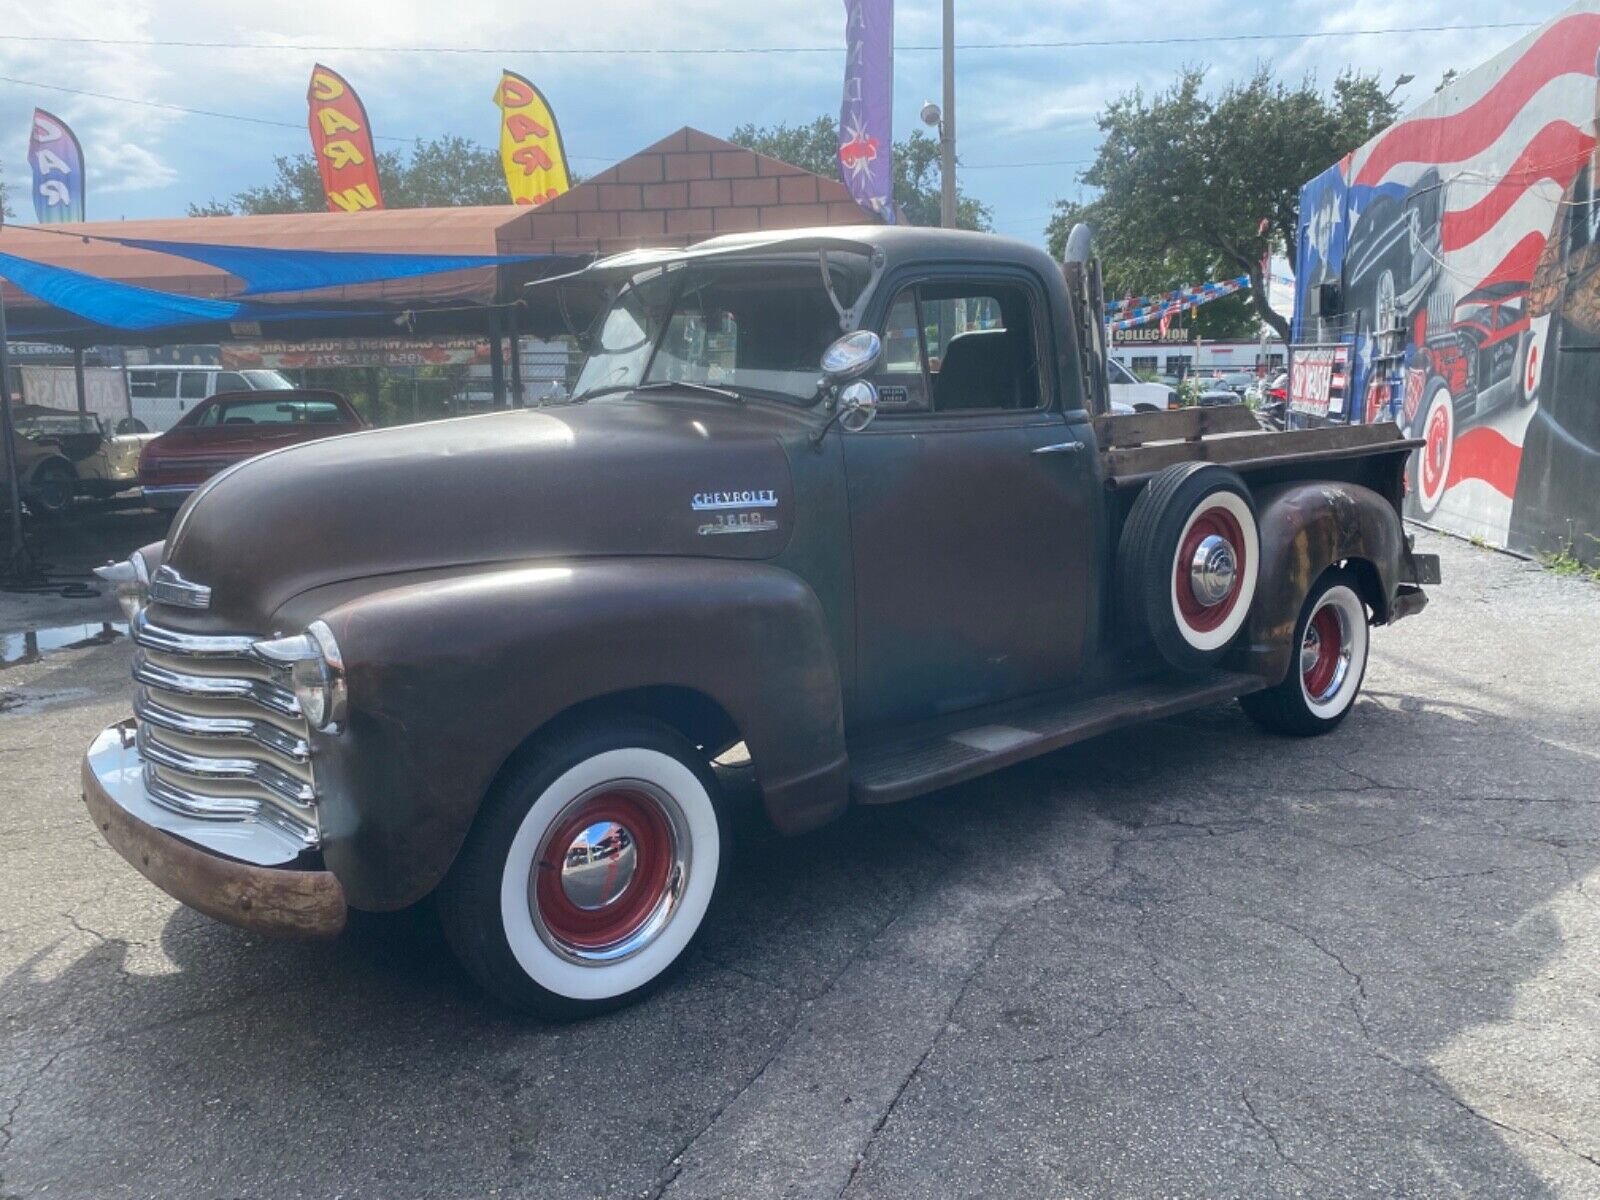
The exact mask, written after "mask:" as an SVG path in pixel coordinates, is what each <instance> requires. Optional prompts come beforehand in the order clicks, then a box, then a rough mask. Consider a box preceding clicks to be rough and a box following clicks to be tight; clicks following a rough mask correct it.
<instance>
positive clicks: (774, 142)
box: [728, 116, 993, 229]
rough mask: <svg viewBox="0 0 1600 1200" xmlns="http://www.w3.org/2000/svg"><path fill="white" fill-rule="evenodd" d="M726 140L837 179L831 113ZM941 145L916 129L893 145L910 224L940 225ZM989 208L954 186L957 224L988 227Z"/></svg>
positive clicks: (741, 130)
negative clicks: (803, 121)
mask: <svg viewBox="0 0 1600 1200" xmlns="http://www.w3.org/2000/svg"><path fill="white" fill-rule="evenodd" d="M728 140H729V141H730V142H734V143H736V144H737V145H740V146H744V147H745V148H747V149H750V150H754V151H755V152H756V153H757V154H766V155H769V156H770V157H772V158H777V159H782V160H783V161H784V162H786V163H791V164H793V165H794V166H797V167H801V168H804V169H805V170H807V171H810V172H812V173H813V174H816V175H823V176H826V177H827V178H829V179H837V178H838V177H839V160H838V157H837V156H838V153H839V123H838V121H837V120H836V119H835V118H833V117H830V116H821V117H818V118H817V119H816V120H815V121H812V122H811V123H810V124H808V125H784V124H778V125H770V126H756V125H741V126H739V127H738V128H737V129H735V130H734V131H733V132H732V133H731V134H729V135H728ZM940 181H941V174H940V171H939V143H938V142H937V141H935V140H934V139H933V138H931V137H929V136H928V135H927V134H926V133H924V132H923V131H922V130H920V129H916V130H913V131H912V132H911V135H910V136H909V137H905V138H902V139H901V140H900V141H898V142H896V143H895V144H894V199H895V203H896V204H898V205H899V206H900V210H901V211H902V212H903V213H905V217H906V220H907V221H909V222H910V223H911V224H913V225H937V224H939V188H940ZM992 217H993V213H992V212H991V210H990V208H989V206H988V205H987V204H984V203H982V202H980V201H978V200H975V199H973V198H972V197H971V196H968V195H967V194H966V193H964V192H963V191H962V190H961V189H960V188H959V187H958V188H957V189H956V224H957V225H958V226H960V227H961V228H962V229H988V228H989V225H990V220H991V218H992Z"/></svg>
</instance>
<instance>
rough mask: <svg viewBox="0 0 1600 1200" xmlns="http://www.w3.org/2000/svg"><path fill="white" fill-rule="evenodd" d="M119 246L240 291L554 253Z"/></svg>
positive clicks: (289, 288)
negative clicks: (216, 273) (234, 280)
mask: <svg viewBox="0 0 1600 1200" xmlns="http://www.w3.org/2000/svg"><path fill="white" fill-rule="evenodd" d="M104 240H105V241H108V242H116V243H117V244H119V245H122V246H132V247H134V248H136V249H139V250H153V251H155V252H156V253H158V254H172V255H176V256H178V257H179V258H191V259H194V260H195V261H196V262H203V263H206V264H208V265H209V266H213V267H219V268H221V269H222V270H224V271H226V272H228V274H230V275H237V276H238V277H239V278H240V279H242V280H244V282H245V288H244V290H243V291H242V292H240V293H239V294H240V295H241V296H257V295H261V294H263V293H266V292H307V291H314V290H316V289H317V288H329V287H340V286H342V285H345V284H357V283H378V282H380V281H382V280H385V279H409V278H412V277H415V276H417V275H438V274H441V273H443V272H445V271H464V270H468V269H470V268H473V267H500V266H508V265H511V264H515V263H526V262H536V261H539V260H541V259H547V258H553V257H554V255H549V254H508V255H495V254H384V253H376V252H367V251H359V250H279V249H267V248H263V247H259V246H220V245H213V244H208V243H201V242H166V241H152V240H148V239H145V238H105V239H104Z"/></svg>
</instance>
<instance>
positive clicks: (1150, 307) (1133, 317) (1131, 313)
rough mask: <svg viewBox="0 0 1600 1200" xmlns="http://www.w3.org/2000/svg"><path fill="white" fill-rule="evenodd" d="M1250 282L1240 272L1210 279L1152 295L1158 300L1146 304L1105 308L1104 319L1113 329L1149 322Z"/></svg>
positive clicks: (1242, 288) (1170, 315) (1216, 298)
mask: <svg viewBox="0 0 1600 1200" xmlns="http://www.w3.org/2000/svg"><path fill="white" fill-rule="evenodd" d="M1249 286H1250V277H1249V276H1248V275H1241V276H1239V277H1238V278H1237V279H1221V280H1215V281H1213V282H1211V283H1202V284H1199V285H1198V286H1196V287H1191V288H1180V289H1178V290H1177V291H1176V292H1171V293H1169V294H1168V295H1166V296H1162V297H1155V298H1153V299H1155V300H1157V301H1158V302H1156V303H1150V304H1146V305H1144V306H1142V307H1139V308H1132V309H1121V310H1114V311H1111V312H1108V313H1107V314H1106V316H1107V322H1106V323H1107V326H1108V327H1109V328H1111V329H1113V330H1115V329H1132V328H1134V327H1135V326H1137V325H1148V324H1149V323H1150V322H1151V321H1160V320H1165V319H1170V318H1172V317H1174V316H1177V315H1178V314H1179V313H1182V312H1187V311H1188V310H1189V309H1191V308H1199V307H1200V306H1201V305H1202V304H1209V303H1211V301H1213V300H1221V299H1222V298H1223V297H1224V296H1231V295H1233V294H1234V293H1236V292H1240V291H1243V290H1244V289H1245V288H1247V287H1249ZM1146 299H1151V298H1146Z"/></svg>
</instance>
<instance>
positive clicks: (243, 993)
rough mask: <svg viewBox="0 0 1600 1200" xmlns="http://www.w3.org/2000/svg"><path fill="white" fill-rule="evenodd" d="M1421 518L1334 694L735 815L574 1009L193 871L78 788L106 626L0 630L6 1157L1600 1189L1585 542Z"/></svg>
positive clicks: (1599, 939) (40, 1163)
mask: <svg viewBox="0 0 1600 1200" xmlns="http://www.w3.org/2000/svg"><path fill="white" fill-rule="evenodd" d="M141 521H143V522H144V523H143V524H141V523H140V522H141ZM148 526H149V521H148V519H145V518H140V517H138V516H137V515H134V516H130V517H128V518H127V520H126V522H125V523H123V522H120V521H119V520H118V519H116V518H115V517H114V516H111V515H108V516H106V517H104V518H103V520H102V523H101V524H100V525H98V526H96V527H95V531H92V536H90V535H86V536H85V537H84V538H82V539H80V543H78V544H73V545H70V546H64V547H61V548H60V549H59V551H58V553H57V557H58V559H59V560H60V562H59V564H58V566H59V568H60V569H63V570H76V569H81V568H82V567H84V566H85V565H86V564H88V563H89V562H91V561H93V560H94V559H95V558H96V557H99V558H103V557H105V553H106V552H110V551H126V550H128V549H131V548H132V547H133V546H135V545H138V544H139V543H140V542H142V541H145V540H149V539H150V538H151V537H156V536H159V527H156V531H155V532H154V533H149V532H148ZM97 537H98V538H100V540H101V541H102V542H106V543H110V542H113V541H116V540H117V539H124V540H125V542H126V544H123V545H99V544H97V543H96V540H95V539H96V538H97ZM1420 541H1421V543H1422V547H1421V548H1424V549H1427V550H1431V551H1436V552H1438V553H1440V554H1442V555H1443V558H1444V572H1445V583H1444V585H1443V586H1441V587H1438V588H1435V589H1433V596H1434V601H1433V603H1432V605H1431V606H1430V607H1429V608H1428V610H1427V611H1426V612H1425V613H1423V614H1422V615H1421V616H1419V617H1417V618H1415V619H1413V620H1409V621H1406V622H1404V623H1402V624H1401V625H1399V626H1398V627H1396V628H1395V629H1393V630H1381V631H1379V632H1378V633H1377V635H1376V643H1375V646H1376V649H1375V654H1374V658H1373V663H1372V667H1371V670H1370V672H1369V675H1368V681H1367V689H1366V693H1365V696H1364V698H1363V699H1362V700H1361V702H1360V703H1359V706H1358V707H1357V709H1356V711H1355V712H1354V713H1353V714H1352V716H1351V718H1350V719H1349V720H1348V721H1347V722H1346V724H1345V725H1344V726H1343V727H1342V728H1341V729H1340V730H1339V731H1338V732H1337V733H1335V734H1333V735H1332V736H1330V737H1327V738H1324V739H1321V740H1317V741H1305V742H1302V741H1289V740H1283V739H1278V738H1273V737H1269V736H1267V735H1265V734H1263V733H1261V732H1259V731H1257V730H1256V729H1255V728H1254V727H1253V726H1252V725H1251V724H1250V723H1249V722H1248V721H1247V720H1246V719H1245V718H1244V716H1243V714H1242V713H1241V712H1240V711H1239V709H1238V707H1237V706H1235V705H1228V706H1222V707H1217V708H1214V709H1210V710H1206V711H1202V712H1198V713H1194V714H1191V715H1188V716H1186V717H1183V718H1181V719H1177V720H1170V721H1163V722H1160V723H1158V724H1154V725H1151V726H1148V727H1145V728H1142V729H1138V730H1133V731H1129V732H1126V733H1123V734H1119V735H1115V736H1112V737H1107V738H1102V739H1099V740H1097V741H1093V742H1090V743H1087V744H1085V745H1082V746H1079V747H1075V748H1073V749H1071V750H1068V751H1064V752H1061V753H1058V754H1055V755H1052V756H1050V757H1048V758H1045V759H1041V760H1037V761H1035V762H1033V763H1030V764H1027V765H1024V766H1022V767H1019V768H1016V769H1013V770H1010V771H1007V772H1005V773H1003V774H1000V775H997V776H994V777H991V778H988V779H984V780H979V781H977V782H974V783H972V784H969V785H966V786H962V787H959V788H954V789H951V790H949V791H946V792H942V793H940V794H938V795H936V796H931V797H927V798H925V799H922V800H919V801H914V802H911V803H909V804H905V805H900V806H897V807H894V808H888V809H879V810H864V811H857V812H854V813H852V814H850V815H849V816H848V817H847V818H846V819H845V820H843V821H842V822H840V823H838V824H836V825H834V826H833V827H831V828H829V829H827V830H824V831H822V832H820V833H817V834H815V835H813V836H809V837H805V838H801V839H798V840H793V841H785V840H780V839H775V838H766V839H762V838H760V837H756V838H753V839H751V840H748V841H747V842H746V843H745V844H744V845H743V846H742V847H741V849H740V850H739V852H738V855H737V860H736V865H735V874H734V877H733V879H732V882H731V887H730V888H729V892H728V895H727V896H726V902H725V903H724V904H723V906H722V908H721V910H720V912H719V914H718V915H717V916H716V917H715V919H714V921H713V924H712V926H711V927H710V929H709V931H708V933H709V936H708V937H707V938H706V939H705V941H704V945H703V948H702V949H701V950H700V951H698V952H697V953H696V955H695V956H694V958H693V960H692V961H691V962H690V963H689V964H688V968H687V970H685V971H684V972H683V973H682V974H681V975H680V976H679V977H678V979H677V980H676V981H674V983H673V984H672V985H670V986H669V987H668V988H667V989H665V990H664V991H663V992H662V993H661V994H659V995H658V996H657V997H655V998H654V999H652V1000H650V1001H648V1002H647V1003H645V1004H644V1005H642V1006H639V1007H637V1008H634V1009H631V1010H629V1011H626V1012H622V1013H619V1014H616V1015H614V1016H610V1017H607V1018H604V1019H600V1020H595V1021H590V1022H587V1023H583V1024H576V1025H541V1024H536V1023H530V1022H528V1021H525V1020H522V1019H519V1018H516V1017H514V1016H511V1015H509V1014H507V1013H505V1012H504V1011H502V1010H500V1009H498V1008H496V1007H495V1006H494V1005H493V1004H492V1003H491V1002H489V1001H487V1000H485V999H484V998H483V997H481V996H480V995H479V994H478V993H477V992H476V991H475V990H474V989H473V987H472V985H471V984H470V983H469V982H468V981H467V979H466V978H465V977H464V976H463V974H462V973H461V972H460V971H459V970H458V969H457V967H456V966H455V965H454V963H453V961H452V960H451V959H450V957H449V955H448V953H447V952H446V950H445V949H444V947H443V945H442V942H441V939H440V937H439V935H438V934H437V932H436V930H435V928H434V926H433V924H432V921H431V919H430V917H429V915H428V914H427V912H426V911H421V912H416V913H410V914H402V915H399V916H393V917H388V918H383V919H373V920H364V921H361V922H359V923H358V924H357V925H356V926H355V928H354V929H353V930H352V931H351V932H350V933H348V934H347V935H346V936H345V937H344V938H342V939H341V940H339V941H338V942H336V943H333V944H330V945H322V946H317V945H303V944H283V943H273V942H269V941H265V940H262V939H260V938H257V937H252V936H249V935H246V934H243V933H240V932H237V931H234V930H231V929H228V928H225V927H223V926H220V925H217V924H214V923H212V922H211V921H209V920H207V919H206V918H204V917H201V916H198V915H196V914H194V913H192V912H188V911H186V910H184V909H182V908H180V907H179V906H178V905H176V904H175V903H174V902H172V901H171V900H169V899H167V898H166V897H165V896H164V895H162V894H161V893H160V892H158V891H157V890H155V889H154V888H153V887H151V886H150V885H149V884H147V883H146V882H145V881H144V880H143V879H142V878H140V877H139V876H138V875H137V874H135V873H134V871H133V870H132V869H131V868H130V867H128V866H127V865H126V864H125V863H123V862H122V860H121V859H120V858H119V857H118V856H117V855H116V854H115V853H114V852H112V851H111V850H109V849H108V848H107V847H106V846H105V845H104V843H103V842H102V841H101V840H100V837H99V835H98V833H97V831H96V830H95V829H94V828H93V826H92V825H91V824H90V822H89V821H88V819H87V818H86V816H85V813H84V810H83V806H82V804H81V802H80V800H79V795H78V763H79V756H80V755H81V753H82V751H83V748H84V747H85V745H86V744H87V743H88V741H89V740H90V738H91V737H92V736H93V735H94V734H95V733H96V732H97V731H98V730H99V729H100V728H101V727H102V726H103V725H105V724H107V723H109V722H111V721H114V720H117V719H119V718H120V717H122V716H124V715H125V714H126V713H127V711H128V707H129V683H128V678H127V671H128V660H129V649H128V645H127V642H126V639H125V638H123V637H120V636H117V630H116V627H115V625H114V624H113V626H112V628H111V630H110V631H109V632H108V633H107V634H106V635H105V636H103V637H100V638H98V639H93V640H92V641H91V644H87V645H83V644H79V645H78V646H77V648H72V649H66V648H63V649H57V650H54V651H50V652H42V653H40V654H39V655H38V656H37V660H36V661H31V662H28V661H23V662H20V663H14V664H12V665H10V666H4V667H0V854H3V855H4V864H5V866H4V869H3V870H0V1197H18V1196H27V1197H33V1196H50V1197H56V1196H63V1197H161V1198H163V1200H166V1198H173V1197H184V1198H187V1197H250V1198H256V1197H261V1198H268V1197H273V1198H276V1197H299V1196H308V1197H324V1196H340V1197H381V1198H383V1200H402V1198H408V1197H479V1196H527V1197H567V1196H571V1197H585V1196H601V1195H603V1196H613V1195H615V1196H652V1197H654V1196H667V1197H674V1198H678V1197H697V1196H728V1197H766V1196H794V1197H820V1196H826V1197H836V1196H847V1197H858V1198H863V1200H864V1198H866V1197H916V1198H921V1197H939V1196H977V1195H983V1196H997V1197H1008V1198H1010V1197H1041V1198H1044V1197H1050V1198H1060V1197H1077V1198H1082V1197H1142V1196H1152V1197H1155V1196H1160V1197H1189V1196H1194V1197H1230V1196H1240V1197H1243V1196H1249V1197H1269V1196H1315V1197H1342V1196H1383V1197H1390V1196H1419V1197H1445V1196H1491V1195H1492V1196H1517V1197H1520V1196H1563V1197H1592V1196H1595V1195H1600V1069H1597V1068H1600V987H1597V984H1600V967H1597V963H1600V823H1597V817H1600V786H1597V780H1600V670H1597V667H1600V587H1597V586H1595V585H1594V584H1591V583H1586V582H1583V581H1581V580H1572V579H1561V578H1556V577H1554V576H1552V575H1550V574H1549V573H1547V572H1545V571H1543V570H1541V569H1540V568H1538V567H1537V566H1534V565H1531V564H1527V563H1522V562H1519V561H1517V560H1514V559H1511V558H1508V557H1505V556H1502V555H1498V554H1495V553H1492V552H1489V551H1485V550H1479V549H1475V548H1473V547H1471V546H1468V545H1466V544H1464V543H1461V542H1458V541H1453V540H1447V539H1443V538H1438V537H1434V536H1432V535H1429V534H1426V533H1424V534H1422V535H1420ZM58 618H59V619H58ZM115 619H116V613H115V609H114V607H113V606H112V605H111V604H110V601H109V600H106V599H104V598H101V599H99V600H77V601H62V600H59V599H50V598H39V597H18V596H13V595H3V594H0V634H3V633H16V632H18V631H20V630H23V629H29V628H34V629H40V628H53V627H56V626H60V625H67V624H71V623H75V622H80V621H87V622H98V621H111V622H114V621H115ZM57 640H58V641H59V639H57ZM50 641H51V639H50V638H48V637H47V638H44V639H42V640H41V639H38V638H36V639H35V642H36V643H37V644H39V645H40V646H44V645H45V643H49V642H50ZM73 642H74V643H77V642H78V639H73ZM0 644H4V645H7V646H12V647H15V646H18V645H21V644H22V643H21V642H19V641H18V640H17V639H11V640H10V641H7V642H4V643H0ZM10 657H12V658H19V657H20V658H23V659H27V658H32V657H35V656H34V655H31V654H26V653H22V652H20V651H19V652H17V653H13V654H11V655H10Z"/></svg>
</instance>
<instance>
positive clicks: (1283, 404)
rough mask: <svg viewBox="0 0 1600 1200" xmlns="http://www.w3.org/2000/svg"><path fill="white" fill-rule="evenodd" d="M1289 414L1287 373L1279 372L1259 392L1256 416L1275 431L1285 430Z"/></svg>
mask: <svg viewBox="0 0 1600 1200" xmlns="http://www.w3.org/2000/svg"><path fill="white" fill-rule="evenodd" d="M1288 413H1289V372H1287V371H1279V372H1278V373H1277V374H1276V375H1274V376H1273V377H1272V379H1271V380H1269V381H1268V383H1267V385H1266V387H1264V388H1263V389H1262V391H1261V401H1260V403H1259V404H1258V405H1257V407H1256V414H1257V415H1258V416H1260V417H1261V418H1262V419H1263V420H1264V421H1266V422H1267V423H1268V425H1269V426H1271V427H1272V428H1275V429H1283V428H1286V426H1287V422H1288Z"/></svg>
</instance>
